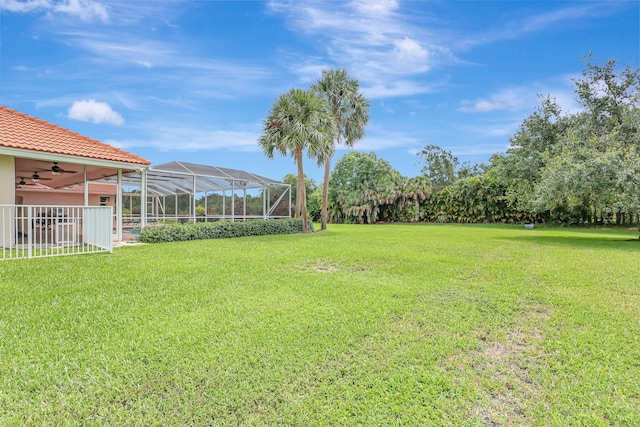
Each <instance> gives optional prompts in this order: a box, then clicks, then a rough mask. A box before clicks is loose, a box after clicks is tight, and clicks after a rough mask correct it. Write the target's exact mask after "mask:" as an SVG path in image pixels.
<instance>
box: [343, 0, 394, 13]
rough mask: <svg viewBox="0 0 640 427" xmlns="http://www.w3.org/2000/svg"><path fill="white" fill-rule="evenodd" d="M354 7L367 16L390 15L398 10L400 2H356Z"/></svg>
mask: <svg viewBox="0 0 640 427" xmlns="http://www.w3.org/2000/svg"><path fill="white" fill-rule="evenodd" d="M353 7H354V8H355V9H356V10H357V11H359V12H362V13H365V14H367V15H388V14H389V13H391V12H393V11H394V10H396V9H397V8H398V0H355V1H354V2H353Z"/></svg>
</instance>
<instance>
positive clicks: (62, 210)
mask: <svg viewBox="0 0 640 427" xmlns="http://www.w3.org/2000/svg"><path fill="white" fill-rule="evenodd" d="M112 234H113V217H112V208H111V207H110V206H34V205H0V260H6V259H20V258H38V257H48V256H61V255H77V254H87V253H96V252H111V251H112V250H113V241H112Z"/></svg>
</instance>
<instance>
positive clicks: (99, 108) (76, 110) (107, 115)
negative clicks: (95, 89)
mask: <svg viewBox="0 0 640 427" xmlns="http://www.w3.org/2000/svg"><path fill="white" fill-rule="evenodd" d="M67 116H68V117H69V118H70V119H73V120H79V121H81V122H92V123H109V124H112V125H116V126H121V125H123V124H124V119H123V118H122V116H121V115H120V114H118V113H117V112H115V111H113V109H111V106H109V104H107V103H106V102H98V101H96V100H95V99H89V100H85V101H76V102H74V103H73V105H72V106H71V107H70V108H69V113H68V115H67Z"/></svg>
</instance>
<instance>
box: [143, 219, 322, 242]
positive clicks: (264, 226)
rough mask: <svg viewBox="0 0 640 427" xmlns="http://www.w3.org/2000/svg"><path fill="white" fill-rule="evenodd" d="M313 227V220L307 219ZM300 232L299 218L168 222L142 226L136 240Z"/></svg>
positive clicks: (215, 237)
mask: <svg viewBox="0 0 640 427" xmlns="http://www.w3.org/2000/svg"><path fill="white" fill-rule="evenodd" d="M309 229H310V231H313V224H312V223H311V222H309ZM300 232H302V219H300V218H295V219H278V220H267V221H248V222H231V221H218V222H196V223H193V224H167V225H160V226H157V227H145V228H143V229H142V231H141V232H140V237H138V241H140V242H144V243H162V242H182V241H186V240H202V239H227V238H231V237H243V236H265V235H269V234H294V233H300Z"/></svg>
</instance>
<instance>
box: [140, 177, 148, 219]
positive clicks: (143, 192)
mask: <svg viewBox="0 0 640 427" xmlns="http://www.w3.org/2000/svg"><path fill="white" fill-rule="evenodd" d="M147 197H148V193H147V170H146V169H142V171H141V172H140V228H144V227H146V226H147Z"/></svg>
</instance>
